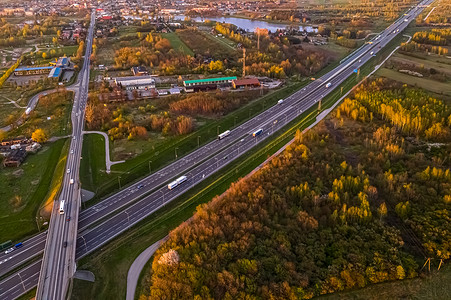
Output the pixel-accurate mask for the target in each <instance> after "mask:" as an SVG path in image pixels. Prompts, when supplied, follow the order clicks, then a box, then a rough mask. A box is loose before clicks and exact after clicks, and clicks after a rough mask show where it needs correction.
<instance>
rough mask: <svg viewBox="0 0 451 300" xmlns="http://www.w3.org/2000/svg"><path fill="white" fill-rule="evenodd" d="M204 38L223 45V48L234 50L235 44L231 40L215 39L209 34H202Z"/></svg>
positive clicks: (225, 38) (215, 37) (224, 38)
mask: <svg viewBox="0 0 451 300" xmlns="http://www.w3.org/2000/svg"><path fill="white" fill-rule="evenodd" d="M204 34H205V36H206V37H208V38H209V39H211V40H213V41H216V42H218V43H220V44H222V45H224V46H225V47H227V48H229V49H230V50H236V43H235V42H234V41H232V40H229V39H228V38H227V37H224V36H222V37H219V36H218V37H217V36H215V35H213V34H211V33H209V32H204Z"/></svg>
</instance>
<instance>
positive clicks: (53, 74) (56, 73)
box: [48, 67, 63, 80]
mask: <svg viewBox="0 0 451 300" xmlns="http://www.w3.org/2000/svg"><path fill="white" fill-rule="evenodd" d="M62 74H63V69H62V68H59V67H54V68H53V69H52V70H51V71H50V73H49V76H48V78H52V79H58V80H59V79H60V77H61V75H62Z"/></svg>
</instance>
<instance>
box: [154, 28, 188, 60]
mask: <svg viewBox="0 0 451 300" xmlns="http://www.w3.org/2000/svg"><path fill="white" fill-rule="evenodd" d="M161 36H162V37H163V38H165V39H168V40H169V41H170V42H171V46H172V48H173V49H174V50H175V51H178V52H180V53H183V54H185V55H191V56H194V52H193V51H192V50H191V49H190V48H189V47H188V46H187V45H186V44H185V43H184V42H182V40H181V39H180V38H179V36H178V35H177V33H175V32H170V33H162V34H161Z"/></svg>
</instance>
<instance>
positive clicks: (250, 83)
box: [232, 78, 260, 89]
mask: <svg viewBox="0 0 451 300" xmlns="http://www.w3.org/2000/svg"><path fill="white" fill-rule="evenodd" d="M232 86H233V88H234V89H245V88H257V87H259V86H260V81H259V80H258V78H245V79H235V80H232Z"/></svg>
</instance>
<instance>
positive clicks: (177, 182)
mask: <svg viewBox="0 0 451 300" xmlns="http://www.w3.org/2000/svg"><path fill="white" fill-rule="evenodd" d="M187 179H188V178H187V177H186V176H181V177H179V178H177V179H176V180H174V181H173V182H171V183H169V184H168V189H170V190H172V189H173V188H175V187H176V186H179V185H180V184H182V183H184V182H185V181H186V180H187Z"/></svg>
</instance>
